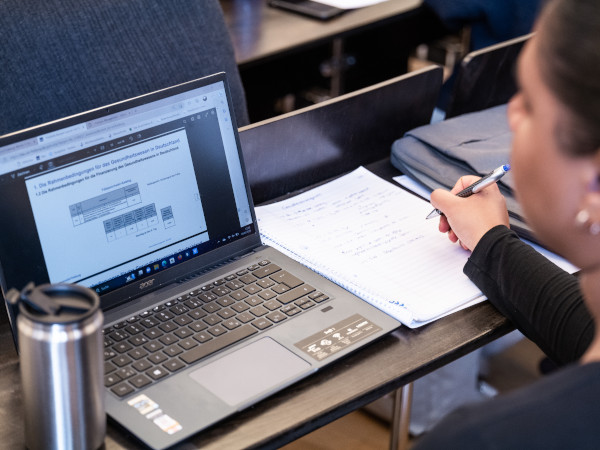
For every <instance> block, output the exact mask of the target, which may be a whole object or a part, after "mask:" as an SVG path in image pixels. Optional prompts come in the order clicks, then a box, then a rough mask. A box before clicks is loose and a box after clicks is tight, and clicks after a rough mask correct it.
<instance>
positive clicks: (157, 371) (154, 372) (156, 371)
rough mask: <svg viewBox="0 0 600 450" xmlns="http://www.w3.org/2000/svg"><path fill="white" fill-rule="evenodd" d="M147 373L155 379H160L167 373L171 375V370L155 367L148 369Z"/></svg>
mask: <svg viewBox="0 0 600 450" xmlns="http://www.w3.org/2000/svg"><path fill="white" fill-rule="evenodd" d="M146 375H148V376H149V377H150V378H152V379H154V380H158V379H160V378H163V377H166V376H167V375H169V372H167V371H166V369H164V368H162V367H154V368H152V369H150V370H148V371H146Z"/></svg>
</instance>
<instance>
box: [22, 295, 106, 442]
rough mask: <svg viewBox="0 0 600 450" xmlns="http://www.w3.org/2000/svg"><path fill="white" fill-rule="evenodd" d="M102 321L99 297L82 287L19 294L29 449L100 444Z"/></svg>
mask: <svg viewBox="0 0 600 450" xmlns="http://www.w3.org/2000/svg"><path fill="white" fill-rule="evenodd" d="M103 320H104V319H103V316H102V311H101V310H100V300H99V298H98V295H97V294H96V293H95V292H93V291H92V290H90V289H87V288H84V287H82V286H77V285H70V284H45V285H41V286H38V287H33V286H32V285H30V286H28V287H27V288H25V289H24V290H23V291H22V292H21V297H20V301H19V314H18V316H17V328H18V344H19V353H20V364H21V378H22V382H23V397H24V404H25V443H26V445H27V447H28V448H30V449H32V450H35V449H42V448H43V449H48V448H55V449H97V448H98V447H100V446H101V445H102V444H103V442H104V436H105V433H106V416H105V412H104V383H103V368H104V366H103V338H102V324H103Z"/></svg>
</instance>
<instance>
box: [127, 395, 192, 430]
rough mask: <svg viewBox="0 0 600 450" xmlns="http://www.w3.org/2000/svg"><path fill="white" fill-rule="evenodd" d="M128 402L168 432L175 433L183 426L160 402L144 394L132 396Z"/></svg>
mask: <svg viewBox="0 0 600 450" xmlns="http://www.w3.org/2000/svg"><path fill="white" fill-rule="evenodd" d="M127 404H128V405H129V406H133V407H134V408H135V409H137V411H138V412H139V413H140V414H141V415H142V416H145V417H146V419H148V420H151V421H152V422H154V424H155V425H156V426H158V427H159V428H160V429H161V430H163V431H164V432H165V433H167V434H175V433H177V432H178V431H180V430H181V429H182V428H183V427H182V426H181V424H180V423H179V422H177V421H176V420H175V419H173V418H172V417H171V416H169V415H167V414H165V413H164V412H163V410H162V409H160V408H159V407H158V403H156V402H154V401H152V400H151V399H150V398H149V397H148V396H146V395H144V394H141V395H138V396H137V397H134V398H132V399H131V400H129V401H128V402H127Z"/></svg>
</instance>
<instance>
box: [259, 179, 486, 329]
mask: <svg viewBox="0 0 600 450" xmlns="http://www.w3.org/2000/svg"><path fill="white" fill-rule="evenodd" d="M430 211H431V205H430V204H429V203H428V202H425V201H423V200H421V199H419V198H417V197H416V196H414V195H412V194H410V193H408V192H406V191H404V190H403V189H401V188H399V187H398V186H395V185H393V184H391V183H388V182H387V181H385V180H383V179H381V178H379V177H378V176H376V175H374V174H373V173H371V172H369V171H368V170H366V169H365V168H362V167H361V168H359V169H357V170H355V171H354V172H352V173H350V174H348V175H346V176H343V177H341V178H338V179H336V180H334V181H332V182H329V183H327V184H325V185H323V186H320V187H317V188H315V189H312V190H310V191H308V192H305V193H303V194H300V195H298V196H295V197H293V198H290V199H288V200H285V201H282V202H278V203H274V204H271V205H266V206H260V207H258V208H256V214H257V218H258V223H259V229H260V232H261V236H262V239H263V242H264V243H265V244H268V245H271V246H273V247H275V248H277V249H279V250H280V251H282V252H284V253H286V254H288V255H289V256H291V257H292V258H294V259H296V260H299V261H300V262H302V263H303V264H305V265H307V266H308V267H310V268H311V269H313V270H315V271H316V272H318V273H320V274H322V275H323V276H325V277H327V278H329V279H331V280H332V281H334V282H335V283H337V284H339V285H341V286H342V287H344V288H346V289H347V290H349V291H351V292H353V293H354V294H356V295H357V296H358V297H360V298H362V299H363V300H365V301H367V302H369V303H371V304H372V305H374V306H375V307H377V308H379V309H381V310H383V311H384V312H386V313H388V314H390V315H391V316H393V317H395V318H396V319H398V320H400V321H401V322H402V323H404V324H405V325H407V326H409V327H416V326H420V325H423V324H425V323H428V322H430V321H432V320H435V319H437V318H439V317H442V316H443V315H446V314H448V313H450V312H453V311H456V310H458V309H461V308H463V307H466V306H469V305H470V304H473V303H474V302H477V301H481V300H483V299H484V297H483V295H482V294H481V291H479V289H478V288H477V287H476V286H475V285H474V284H473V283H472V282H471V281H470V280H469V279H468V278H467V277H466V275H464V274H463V273H462V268H463V266H464V264H465V263H466V261H467V258H468V255H469V252H467V251H465V250H463V249H462V248H460V246H458V245H452V244H451V243H450V242H449V241H448V239H447V237H446V236H445V235H443V234H442V233H440V232H439V231H438V229H437V226H438V221H431V220H428V221H426V220H425V217H426V216H427V214H428V213H429V212H430Z"/></svg>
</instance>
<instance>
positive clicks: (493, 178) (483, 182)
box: [425, 164, 510, 219]
mask: <svg viewBox="0 0 600 450" xmlns="http://www.w3.org/2000/svg"><path fill="white" fill-rule="evenodd" d="M509 170H510V165H509V164H504V165H503V166H500V167H498V168H497V169H494V170H492V171H491V172H490V173H488V174H487V175H485V176H484V177H482V178H481V179H479V180H477V181H476V182H475V183H473V184H472V185H470V186H468V187H466V188H464V189H463V190H462V191H460V192H459V193H458V194H456V195H457V197H463V198H464V197H470V196H471V195H473V194H477V193H478V192H479V191H481V190H482V189H485V188H486V187H488V186H489V185H490V184H494V183H495V182H497V181H498V180H499V179H500V178H502V177H503V176H504V174H505V173H506V172H508V171H509ZM440 214H442V212H441V211H440V210H439V209H434V210H433V211H431V212H430V213H429V215H428V216H427V217H426V218H425V219H431V218H432V217H437V216H439V215H440Z"/></svg>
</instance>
